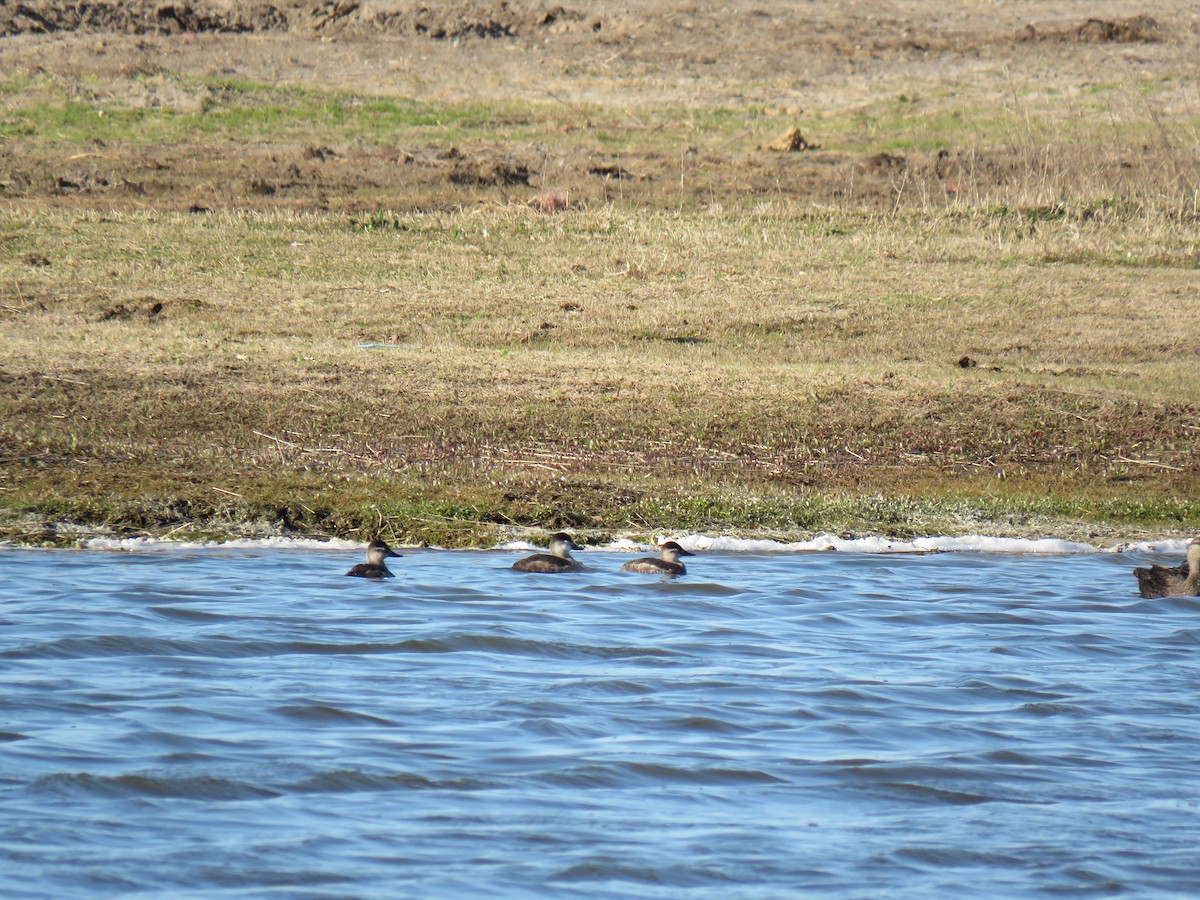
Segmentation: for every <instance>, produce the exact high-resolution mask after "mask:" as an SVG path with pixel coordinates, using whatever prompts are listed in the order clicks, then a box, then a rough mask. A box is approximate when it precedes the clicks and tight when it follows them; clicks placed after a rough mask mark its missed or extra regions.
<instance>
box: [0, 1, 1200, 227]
mask: <svg viewBox="0 0 1200 900" xmlns="http://www.w3.org/2000/svg"><path fill="white" fill-rule="evenodd" d="M0 35H2V37H0V70H3V71H4V72H6V73H9V74H10V76H18V77H19V76H26V75H28V76H39V75H42V76H44V75H49V76H51V77H52V78H53V79H55V80H56V83H57V84H60V85H61V86H62V87H63V88H64V89H65V90H66V92H67V94H68V96H77V97H79V98H80V99H83V100H87V101H89V102H111V103H113V104H116V105H120V106H124V107H137V106H139V105H142V106H147V107H171V108H173V109H177V110H180V111H183V112H187V111H193V110H196V109H204V108H205V107H206V104H212V103H214V102H219V98H214V97H213V95H212V94H213V88H211V87H204V86H201V85H192V86H190V87H189V86H187V85H184V84H181V83H180V82H179V81H178V80H176V79H172V78H168V77H165V74H164V73H179V74H184V75H200V76H206V77H209V78H213V77H216V78H222V79H231V80H245V81H247V82H255V83H266V84H275V85H295V86H308V87H319V88H321V89H337V90H344V91H347V92H356V93H361V94H364V95H368V96H396V97H405V98H411V99H413V100H416V101H417V102H420V103H430V104H437V103H463V102H467V103H484V104H497V103H503V102H505V101H510V100H511V101H515V102H517V103H519V104H520V103H523V104H526V105H528V104H535V105H536V106H537V108H538V109H541V110H543V111H544V114H545V115H547V116H550V117H552V119H553V121H552V122H551V123H550V124H551V125H552V128H551V129H550V132H549V135H550V136H549V137H547V135H546V133H544V126H546V122H544V121H542V122H539V123H536V124H538V125H540V126H543V132H540V133H538V134H537V135H535V136H533V137H531V138H526V139H522V138H519V137H518V138H514V137H512V136H511V134H509V132H518V131H520V130H521V126H523V125H525V124H528V123H525V122H523V121H520V116H519V115H518V116H517V120H508V121H498V122H497V123H496V124H497V131H496V135H495V136H489V135H486V134H484V135H480V136H479V137H476V138H473V139H468V140H465V141H459V142H455V143H449V142H432V143H431V142H428V141H421V140H414V139H412V138H411V137H410V136H406V135H404V134H397V135H396V136H395V140H394V141H383V142H380V141H363V140H346V141H341V142H339V141H336V140H334V141H328V142H313V141H303V140H301V141H291V142H290V141H288V140H286V139H283V138H279V137H274V138H271V137H267V138H264V139H262V140H255V141H253V142H249V143H231V142H222V141H212V140H207V141H206V140H204V139H203V138H202V137H201V136H197V138H196V140H194V141H185V142H183V143H171V144H168V145H145V144H141V143H136V142H135V143H133V144H123V145H121V146H120V147H115V148H114V147H111V146H106V145H102V143H100V142H96V143H94V144H93V145H92V146H89V147H85V148H82V149H81V148H78V147H70V148H67V149H65V150H64V149H63V148H62V147H61V146H59V147H41V146H35V145H32V144H31V143H30V142H22V141H21V140H20V139H19V138H10V139H4V140H0V200H4V201H9V202H15V203H17V204H22V205H34V206H37V205H51V206H67V207H70V206H83V207H94V206H100V207H106V208H145V207H152V208H159V209H164V210H194V211H200V210H209V209H217V208H249V209H252V208H265V207H269V208H280V207H282V208H296V209H346V210H350V211H355V210H373V209H378V208H389V209H398V210H404V209H421V208H431V207H432V208H436V207H439V206H446V207H453V206H458V205H462V204H464V203H466V204H469V203H473V202H491V201H494V200H497V199H500V200H513V199H518V200H530V199H533V198H536V197H537V196H538V195H539V194H541V193H543V192H547V191H550V192H553V193H555V194H557V195H560V196H562V197H565V198H567V199H568V202H571V203H580V204H587V203H593V202H605V201H612V200H617V201H622V202H632V203H643V204H650V205H656V206H658V205H662V206H668V207H670V206H674V205H676V204H680V203H684V204H688V203H707V202H713V201H722V200H726V199H735V200H736V199H741V198H745V197H753V196H756V195H777V196H786V197H802V198H809V199H812V200H813V201H815V202H821V203H839V204H840V203H844V202H846V201H847V200H849V201H852V202H854V203H866V204H868V205H870V204H879V205H886V204H888V203H891V202H893V201H894V199H895V197H896V196H897V193H898V191H897V184H898V183H899V182H900V181H901V180H903V181H904V183H905V184H906V185H907V186H908V190H909V194H910V195H913V196H917V195H919V196H921V197H923V198H926V199H927V198H929V197H933V198H935V199H939V198H940V199H946V200H950V199H953V198H954V197H955V196H956V195H957V194H958V193H960V192H961V191H962V190H963V189H964V186H963V177H962V173H963V171H964V170H969V172H970V189H971V190H972V191H973V192H975V193H976V194H977V195H979V196H986V195H991V194H997V195H1003V193H1004V192H1005V191H1008V190H1010V189H1011V188H1012V187H1013V185H1014V184H1015V183H1017V182H1019V181H1020V180H1021V179H1022V178H1026V177H1027V174H1028V160H1027V159H1023V158H1022V153H1023V152H1025V151H1024V150H1022V148H1016V147H1012V146H1009V145H1007V144H1006V143H1005V142H1003V141H1001V142H998V143H997V144H996V145H994V146H990V147H982V148H981V147H979V146H971V147H955V146H949V147H938V148H923V149H913V150H906V151H893V152H880V151H878V150H877V149H876V147H877V145H878V144H879V143H880V136H879V135H871V136H864V139H863V141H862V144H863V148H862V150H861V152H857V151H855V150H854V149H853V148H850V149H849V150H847V148H846V146H845V143H844V142H843V145H842V146H841V147H840V148H838V149H833V148H829V147H826V146H824V142H823V140H822V135H821V133H820V125H819V123H813V122H812V121H809V120H808V119H807V114H808V112H809V111H811V110H818V109H819V110H821V111H822V115H824V116H825V117H828V116H830V115H831V114H833V113H835V112H836V111H837V110H839V109H842V108H845V109H852V108H856V107H859V106H862V105H864V104H869V103H871V102H872V100H873V99H875V98H877V97H878V96H880V95H885V94H888V93H899V94H901V95H903V92H904V91H905V90H909V91H910V93H913V96H914V102H917V99H916V98H917V96H918V94H919V96H920V102H922V103H924V104H925V105H926V107H927V108H928V110H929V113H930V115H934V114H936V112H937V110H938V109H939V108H940V106H941V105H944V104H949V103H959V104H962V103H963V102H964V98H967V102H968V105H970V103H971V102H975V101H972V100H971V98H973V97H974V98H977V104H978V105H980V106H982V107H984V108H986V107H987V106H988V104H999V103H1004V102H1005V99H1006V97H1008V96H1009V95H1011V94H1013V92H1014V91H1016V90H1017V89H1018V88H1020V89H1022V90H1025V89H1026V87H1027V86H1029V85H1039V86H1041V85H1051V86H1053V87H1054V88H1055V90H1060V91H1062V92H1064V93H1065V94H1068V95H1069V94H1070V93H1071V92H1078V91H1080V90H1086V89H1087V87H1088V86H1089V85H1092V84H1096V83H1102V82H1105V81H1110V80H1113V79H1125V78H1134V77H1152V76H1153V75H1154V73H1156V72H1159V71H1161V72H1164V73H1166V72H1169V71H1171V70H1172V69H1173V68H1175V67H1177V65H1178V63H1179V61H1180V60H1181V59H1187V58H1189V55H1190V57H1191V58H1197V57H1198V54H1200V19H1198V17H1196V16H1195V15H1194V10H1192V9H1190V8H1189V6H1188V4H1184V3H1169V4H1158V5H1156V6H1155V8H1154V9H1153V15H1150V14H1149V13H1148V12H1147V7H1145V6H1144V5H1141V4H1127V3H1119V2H1118V3H1106V4H1104V5H1103V16H1102V17H1099V16H1097V7H1096V4H1094V3H1078V2H1075V3H1050V2H1026V3H1018V4H1005V5H1003V6H994V5H979V6H978V7H975V6H965V7H959V6H951V7H947V6H946V5H945V4H940V3H934V2H924V0H922V2H912V3H893V4H886V3H885V4H878V3H867V2H852V3H838V4H832V3H826V4H807V3H805V4H799V3H792V2H779V0H761V2H752V0H741V2H736V3H716V2H692V3H687V2H669V3H668V2H661V0H651V2H646V3H640V4H630V3H625V2H603V0H602V2H590V3H585V2H577V3H566V4H557V3H547V2H517V0H508V2H505V0H500V2H489V0H465V2H451V3H441V4H422V3H418V2H362V3H355V2H344V0H338V2H296V0H293V2H235V0H209V2H199V0H198V2H191V3H187V2H179V3H168V2H131V3H127V2H120V3H118V2H111V3H104V2H95V3H86V4H81V3H76V2H55V0H30V2H24V3H7V4H4V5H3V6H2V7H0ZM692 107H706V108H713V107H722V108H729V109H749V110H753V112H754V115H755V116H757V117H759V119H760V120H769V121H760V122H759V124H758V126H757V127H756V128H753V129H751V130H750V132H747V133H744V134H733V135H731V136H728V137H727V138H724V139H722V140H719V141H715V140H711V139H710V140H706V139H705V138H704V135H702V134H700V135H698V136H697V139H696V140H695V141H694V142H693V143H690V144H689V143H688V142H687V140H686V131H687V127H688V124H687V121H686V119H687V110H688V109H689V108H692ZM650 109H652V110H654V111H655V115H654V116H653V117H652V118H653V121H651V120H650V119H651V117H647V116H639V112H641V111H645V110H650ZM663 109H670V110H678V111H679V112H678V113H677V115H676V119H675V120H672V119H671V118H670V117H669V116H668V117H667V119H666V120H664V118H663V115H662V110H663ZM664 128H665V129H667V130H668V131H670V130H672V129H673V128H674V129H675V131H677V132H680V133H684V137H683V138H682V139H681V138H680V135H679V134H674V133H673V134H671V135H667V136H666V137H665V138H664V139H663V140H656V136H655V135H654V134H653V133H650V134H646V135H644V137H645V139H644V140H639V139H638V138H639V134H638V132H639V130H644V131H649V132H653V131H654V130H656V129H658V130H661V129H664ZM789 128H795V129H797V132H796V134H795V135H793V136H792V137H791V139H790V141H789V137H788V131H789ZM526 130H529V129H526ZM559 136H560V137H559ZM764 136H766V137H767V138H771V137H774V139H775V140H776V141H782V142H783V143H782V144H781V145H779V147H778V148H777V149H776V150H774V151H773V150H772V149H771V142H770V141H768V140H764V139H763V138H764ZM884 137H886V136H884ZM614 141H617V142H619V143H620V144H621V145H622V146H621V149H620V151H619V152H616V151H614V150H612V149H611V146H612V144H613V142H614ZM1026 149H1027V148H1026ZM1097 152H1098V153H1110V154H1112V159H1111V160H1110V163H1111V167H1112V169H1113V171H1114V172H1118V170H1120V169H1121V168H1122V167H1124V168H1128V167H1129V166H1131V165H1136V160H1134V161H1133V162H1132V163H1131V161H1130V160H1129V159H1128V158H1127V157H1128V152H1127V148H1120V149H1119V150H1110V149H1107V148H1097ZM914 186H916V187H914Z"/></svg>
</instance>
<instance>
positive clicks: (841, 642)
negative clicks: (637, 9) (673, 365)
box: [0, 547, 1200, 900]
mask: <svg viewBox="0 0 1200 900" xmlns="http://www.w3.org/2000/svg"><path fill="white" fill-rule="evenodd" d="M847 551H849V552H847ZM360 555H361V551H355V552H353V553H351V552H348V551H341V550H338V549H337V548H326V549H316V550H314V549H313V548H311V547H310V548H306V549H304V550H303V551H300V550H296V549H292V550H288V549H286V548H278V547H274V548H273V547H262V548H259V547H239V548H187V549H182V550H166V549H161V548H160V549H155V550H153V551H149V552H145V553H138V552H134V553H127V552H121V553H108V552H78V553H72V552H62V551H54V552H49V551H37V552H35V551H19V552H17V551H4V550H0V615H2V618H0V685H2V686H3V690H0V744H2V745H3V747H4V750H5V762H6V764H5V767H4V771H3V772H2V773H0V891H2V892H3V893H4V895H5V896H13V897H19V896H36V897H44V896H64V897H65V896H112V895H121V896H146V897H152V896H206V897H218V896H238V897H243V896H244V897H259V896H261V897H266V896H285V895H286V896H288V897H314V898H317V897H319V898H322V900H325V898H331V897H351V896H353V897H362V898H371V900H373V898H386V897H392V896H397V895H405V896H420V897H423V898H442V897H446V898H457V897H463V896H489V897H501V898H505V897H514V898H523V900H524V898H530V897H540V896H547V897H557V896H564V897H569V896H588V897H597V898H599V897H606V898H607V897H611V898H622V900H624V898H630V897H637V898H650V897H662V898H668V897H669V898H672V900H676V898H682V900H726V898H727V897H729V896H735V897H741V898H760V897H761V898H767V897H791V896H811V897H818V896H821V897H832V898H839V900H840V898H843V897H862V898H865V897H887V896H905V897H917V898H923V897H929V898H942V897H948V896H952V897H991V896H996V895H1004V896H1039V895H1053V894H1073V895H1084V896H1094V895H1096V894H1100V893H1105V892H1125V893H1130V894H1137V895H1143V896H1153V895H1158V896H1190V895H1191V894H1192V893H1194V881H1195V872H1194V868H1195V866H1194V861H1195V855H1194V846H1193V845H1194V840H1193V836H1194V834H1195V833H1196V831H1197V828H1198V826H1200V807H1198V806H1197V805H1196V803H1195V802H1194V798H1195V797H1196V796H1198V795H1200V776H1198V775H1197V774H1196V772H1195V769H1196V766H1195V764H1194V763H1195V753H1194V752H1193V751H1194V748H1196V747H1198V746H1200V655H1198V654H1197V653H1196V652H1195V651H1196V647H1197V645H1198V644H1200V627H1198V626H1197V625H1196V621H1197V615H1196V614H1197V611H1200V601H1196V600H1195V599H1193V598H1168V599H1165V600H1143V599H1141V598H1140V597H1138V596H1137V594H1136V591H1135V590H1134V586H1135V585H1134V581H1133V578H1132V576H1131V575H1130V572H1129V569H1130V568H1131V567H1132V566H1133V565H1138V564H1142V563H1143V562H1145V561H1146V558H1143V557H1147V558H1150V559H1157V557H1156V556H1155V555H1154V554H1150V553H1146V554H1140V553H1130V554H1128V555H1124V556H1122V555H1117V554H1083V553H1079V554H1069V553H1068V554H1063V555H1057V556H1056V555H1048V554H1039V555H1036V556H1035V555H1024V554H1020V553H987V554H982V553H972V552H956V553H941V554H932V555H922V556H918V555H903V556H897V555H886V556H880V555H873V554H867V553H858V552H853V548H851V547H847V550H844V551H843V552H839V553H792V554H784V553H768V552H747V553H737V554H731V553H721V552H712V551H704V552H701V553H699V554H698V555H697V556H696V558H695V560H694V561H692V562H691V563H689V574H688V575H687V576H685V577H683V578H679V579H674V580H661V579H654V578H650V579H646V578H637V577H632V576H630V575H629V573H623V572H621V571H620V564H621V563H622V562H623V561H625V560H626V559H628V555H627V554H620V553H616V552H607V551H588V552H587V553H586V554H583V555H584V556H585V558H586V561H587V564H588V571H586V572H584V573H580V574H579V575H578V576H564V577H558V576H555V577H553V578H544V579H522V578H516V577H514V575H513V573H511V572H510V571H509V569H508V566H509V565H510V564H511V559H512V554H509V553H501V552H470V551H468V552H454V553H449V552H439V551H426V550H412V551H405V556H404V558H403V559H402V560H398V561H397V563H398V567H400V565H399V564H402V570H403V573H404V574H403V577H400V578H396V579H393V580H391V581H389V582H385V583H379V584H373V583H359V582H360V581H361V580H360V579H347V578H344V577H343V576H342V573H343V572H344V571H345V570H346V569H347V568H349V566H350V564H352V562H353V561H356V560H357V559H358V558H359V556H360Z"/></svg>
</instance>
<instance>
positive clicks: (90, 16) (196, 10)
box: [0, 0, 594, 40]
mask: <svg viewBox="0 0 1200 900" xmlns="http://www.w3.org/2000/svg"><path fill="white" fill-rule="evenodd" d="M585 18H586V17H585V16H584V15H583V14H582V13H580V12H577V11H575V10H570V9H566V8H564V7H562V6H559V5H553V4H547V3H540V2H535V3H530V4H521V3H515V2H510V0H459V2H457V3H439V4H426V3H421V2H415V0H399V2H397V0H391V2H389V0H379V2H364V3H360V2H354V0H276V2H254V0H251V2H244V0H243V2H238V0H191V2H178V3H170V2H161V0H134V2H120V0H110V2H105V0H100V2H94V3H77V2H74V0H29V2H26V3H15V4H3V5H0V34H23V33H52V32H72V31H96V32H118V33H124V34H180V33H193V34H194V33H203V32H219V33H244V32H270V31H292V32H322V33H327V32H333V31H338V32H341V31H348V32H364V33H382V34H400V35H415V36H424V37H428V38H432V39H437V40H444V39H452V38H472V37H475V38H505V37H516V36H517V35H518V34H522V33H526V32H528V31H531V30H533V29H537V28H549V27H551V26H553V27H554V29H555V30H562V29H563V28H567V29H569V30H575V29H576V28H577V29H578V30H582V29H583V28H584V27H585V25H586V23H585ZM591 27H594V23H593V25H592V26H591Z"/></svg>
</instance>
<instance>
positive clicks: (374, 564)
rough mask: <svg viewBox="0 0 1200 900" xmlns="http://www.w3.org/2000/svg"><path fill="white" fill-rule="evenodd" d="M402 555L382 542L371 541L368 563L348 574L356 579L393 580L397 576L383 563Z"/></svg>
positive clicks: (361, 564) (368, 547)
mask: <svg viewBox="0 0 1200 900" xmlns="http://www.w3.org/2000/svg"><path fill="white" fill-rule="evenodd" d="M400 555H401V554H399V553H397V552H396V551H395V550H393V549H392V548H391V547H389V546H388V545H387V544H385V543H384V542H383V541H381V540H374V541H371V543H369V544H367V561H366V562H365V563H359V564H358V565H357V566H355V567H354V568H353V569H351V570H350V571H349V572H347V573H346V574H347V575H353V576H355V577H356V578H393V577H395V576H394V575H392V572H391V570H390V569H388V567H387V566H386V565H384V563H383V561H384V560H385V559H387V558H388V557H389V556H394V557H399V556H400Z"/></svg>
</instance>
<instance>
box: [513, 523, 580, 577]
mask: <svg viewBox="0 0 1200 900" xmlns="http://www.w3.org/2000/svg"><path fill="white" fill-rule="evenodd" d="M582 549H583V548H582V547H580V546H579V545H578V544H576V543H575V542H574V541H573V540H571V536H570V535H569V534H567V533H566V532H565V531H559V532H556V533H555V534H552V535H550V552H549V553H535V554H534V555H533V556H527V557H525V558H524V559H519V560H517V561H516V562H515V563H513V569H514V570H515V571H517V572H578V571H579V570H580V569H582V568H583V566H581V565H580V564H579V563H578V562H577V561H576V560H574V559H572V558H571V551H572V550H582Z"/></svg>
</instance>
